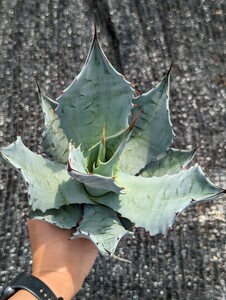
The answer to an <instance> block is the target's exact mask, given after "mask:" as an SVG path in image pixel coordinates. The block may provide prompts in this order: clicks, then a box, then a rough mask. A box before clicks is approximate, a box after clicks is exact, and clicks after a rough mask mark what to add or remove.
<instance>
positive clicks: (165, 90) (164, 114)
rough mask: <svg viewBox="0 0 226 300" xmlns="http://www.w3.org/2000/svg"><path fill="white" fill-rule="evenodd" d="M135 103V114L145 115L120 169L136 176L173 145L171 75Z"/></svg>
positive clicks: (124, 154) (135, 129)
mask: <svg viewBox="0 0 226 300" xmlns="http://www.w3.org/2000/svg"><path fill="white" fill-rule="evenodd" d="M133 103H134V104H135V107H134V109H133V112H132V113H133V114H135V115H136V113H137V112H138V111H140V112H141V113H140V117H139V119H138V120H137V122H136V124H135V126H134V130H133V132H132V136H131V138H130V140H129V142H128V143H127V145H126V148H125V150H124V152H123V154H122V157H121V164H120V168H121V170H122V171H124V172H126V173H129V174H131V175H136V174H137V173H139V171H140V170H141V169H142V168H144V166H146V165H147V164H148V163H150V162H151V161H153V160H155V159H157V158H158V156H159V155H161V154H163V153H165V152H166V151H167V150H168V149H169V147H170V145H171V144H172V142H173V137H174V133H173V129H172V125H171V122H170V116H169V72H168V73H167V75H166V76H165V77H164V78H163V80H162V81H161V82H160V83H159V84H158V85H157V86H156V87H155V88H154V89H152V90H151V91H149V92H147V93H144V94H143V95H141V96H139V97H137V98H135V99H134V100H133Z"/></svg>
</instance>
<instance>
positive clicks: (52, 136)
mask: <svg viewBox="0 0 226 300" xmlns="http://www.w3.org/2000/svg"><path fill="white" fill-rule="evenodd" d="M38 94H39V99H40V102H41V106H42V110H43V113H44V117H45V126H46V128H45V130H44V132H43V135H42V136H43V139H42V142H41V145H42V146H43V147H44V149H45V152H46V153H47V154H49V155H50V156H51V157H53V158H54V159H55V160H56V161H57V162H59V163H66V162H67V160H68V144H69V142H68V139H67V137H66V135H65V133H64V132H63V130H62V128H60V119H59V117H58V115H57V114H56V112H55V109H56V107H57V103H56V102H55V101H53V100H52V99H50V98H49V97H47V96H46V95H44V94H42V93H41V92H40V90H39V93H38Z"/></svg>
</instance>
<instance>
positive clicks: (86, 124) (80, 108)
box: [56, 36, 133, 152]
mask: <svg viewBox="0 0 226 300" xmlns="http://www.w3.org/2000/svg"><path fill="white" fill-rule="evenodd" d="M132 97H133V90H132V88H131V85H130V83H129V82H127V81H126V80H124V79H123V78H122V75H121V74H119V73H118V72H117V71H116V70H115V69H114V68H113V67H112V65H111V64H110V63H109V61H108V60H107V58H106V56H105V55H104V53H103V51H102V49H101V47H100V45H99V42H98V40H97V38H96V36H95V37H94V40H93V43H92V46H91V49H90V52H89V55H88V58H87V60H86V63H85V65H84V67H83V69H82V71H81V73H80V74H79V75H78V77H77V78H76V79H75V80H74V81H73V82H72V84H71V85H70V86H69V87H68V88H67V89H66V90H65V91H64V92H63V94H62V95H61V96H60V97H59V98H58V99H57V101H58V102H59V105H58V107H57V110H56V112H57V114H58V115H59V117H60V126H61V127H62V128H63V130H64V132H65V133H66V135H67V138H68V139H69V140H72V141H73V143H74V144H75V146H76V147H77V146H78V145H81V148H82V151H85V152H86V151H87V150H88V149H89V148H91V147H92V146H93V145H95V144H97V143H98V142H99V141H100V140H101V135H102V127H103V124H106V136H107V137H108V136H111V135H114V134H116V133H118V132H119V131H121V130H123V129H125V128H126V127H128V117H129V115H130V110H131V108H132V104H131V101H132ZM119 112H120V113H119Z"/></svg>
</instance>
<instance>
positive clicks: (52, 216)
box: [29, 204, 82, 229]
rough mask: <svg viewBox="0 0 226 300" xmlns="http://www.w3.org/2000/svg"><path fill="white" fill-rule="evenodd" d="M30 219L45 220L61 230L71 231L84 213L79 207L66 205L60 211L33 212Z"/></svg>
mask: <svg viewBox="0 0 226 300" xmlns="http://www.w3.org/2000/svg"><path fill="white" fill-rule="evenodd" d="M29 217H30V218H32V219H35V220H44V221H46V222H48V223H51V224H53V225H56V226H58V227H60V228H66V229H71V228H72V227H75V226H76V225H77V224H78V223H79V221H80V220H81V218H82V211H81V208H80V207H79V206H78V205H76V204H75V205H73V204H70V205H64V206H61V207H60V208H58V209H48V210H47V211H45V212H42V211H41V210H35V211H31V212H30V214H29Z"/></svg>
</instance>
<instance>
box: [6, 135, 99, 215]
mask: <svg viewBox="0 0 226 300" xmlns="http://www.w3.org/2000/svg"><path fill="white" fill-rule="evenodd" d="M1 155H2V157H3V158H4V159H5V160H7V161H8V162H9V163H10V164H12V165H13V166H14V167H15V168H17V169H19V171H20V172H21V174H22V176H23V178H24V180H25V181H26V183H27V186H28V187H27V188H28V194H29V195H30V199H29V203H30V205H31V206H32V209H33V210H36V209H39V210H41V211H42V212H45V211H46V210H47V209H52V208H59V207H61V206H63V205H68V204H73V203H89V204H95V203H94V202H93V201H92V200H91V199H90V198H89V196H88V194H87V192H86V191H85V189H84V187H83V185H82V184H81V183H80V182H77V181H75V180H73V179H72V178H71V177H70V176H69V174H68V172H67V169H66V166H65V165H62V164H59V163H57V162H54V161H50V160H48V159H45V158H43V157H42V156H41V155H37V154H36V153H34V152H32V151H30V150H29V149H28V148H27V147H25V145H24V144H23V142H22V140H21V138H20V137H18V138H17V141H16V142H14V143H12V144H11V145H9V146H8V147H5V148H2V149H1Z"/></svg>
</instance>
